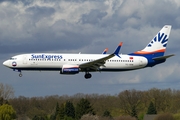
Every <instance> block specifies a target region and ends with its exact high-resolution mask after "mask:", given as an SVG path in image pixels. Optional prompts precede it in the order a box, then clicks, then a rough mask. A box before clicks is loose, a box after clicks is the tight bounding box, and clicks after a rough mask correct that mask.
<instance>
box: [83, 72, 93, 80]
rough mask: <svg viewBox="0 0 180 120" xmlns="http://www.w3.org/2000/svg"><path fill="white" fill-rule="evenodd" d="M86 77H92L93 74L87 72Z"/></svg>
mask: <svg viewBox="0 0 180 120" xmlns="http://www.w3.org/2000/svg"><path fill="white" fill-rule="evenodd" d="M84 77H85V78H86V79H89V78H91V77H92V75H91V74H90V73H89V72H86V73H85V75H84Z"/></svg>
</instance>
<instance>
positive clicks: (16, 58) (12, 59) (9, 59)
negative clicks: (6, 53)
mask: <svg viewBox="0 0 180 120" xmlns="http://www.w3.org/2000/svg"><path fill="white" fill-rule="evenodd" d="M16 59H17V58H9V60H16Z"/></svg>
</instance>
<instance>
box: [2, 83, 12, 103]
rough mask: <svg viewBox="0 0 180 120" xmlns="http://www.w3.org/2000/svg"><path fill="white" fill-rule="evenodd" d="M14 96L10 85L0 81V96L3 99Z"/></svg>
mask: <svg viewBox="0 0 180 120" xmlns="http://www.w3.org/2000/svg"><path fill="white" fill-rule="evenodd" d="M13 97H14V90H13V88H12V86H10V85H8V84H5V85H4V84H3V83H0V98H3V100H8V99H10V98H13Z"/></svg>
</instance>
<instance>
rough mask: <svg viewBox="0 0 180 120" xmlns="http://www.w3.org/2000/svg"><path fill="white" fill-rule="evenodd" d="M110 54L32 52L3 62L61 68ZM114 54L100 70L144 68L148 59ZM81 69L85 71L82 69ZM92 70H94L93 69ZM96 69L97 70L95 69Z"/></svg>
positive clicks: (32, 67) (14, 66)
mask: <svg viewBox="0 0 180 120" xmlns="http://www.w3.org/2000/svg"><path fill="white" fill-rule="evenodd" d="M105 56H108V54H54V53H32V54H21V55H17V56H14V57H12V58H11V59H9V60H7V61H5V62H4V63H3V64H4V65H5V66H7V67H9V68H12V69H21V70H61V69H62V67H63V65H80V64H83V63H87V62H90V61H94V60H97V59H100V58H103V57H105ZM119 56H120V57H118V56H114V57H112V58H110V59H108V60H106V61H105V64H104V65H103V66H100V69H99V71H126V70H134V69H140V68H144V67H145V66H146V65H147V63H148V60H147V59H146V58H145V57H142V56H130V55H121V54H119ZM80 71H83V70H81V69H80ZM91 71H92V70H91ZM94 71H96V70H94Z"/></svg>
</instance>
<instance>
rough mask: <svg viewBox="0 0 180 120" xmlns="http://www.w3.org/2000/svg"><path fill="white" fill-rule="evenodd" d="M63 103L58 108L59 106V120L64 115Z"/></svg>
mask: <svg viewBox="0 0 180 120" xmlns="http://www.w3.org/2000/svg"><path fill="white" fill-rule="evenodd" d="M64 109H65V108H64V104H61V106H60V108H59V117H60V119H61V120H63V119H64V116H65V110H64Z"/></svg>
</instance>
